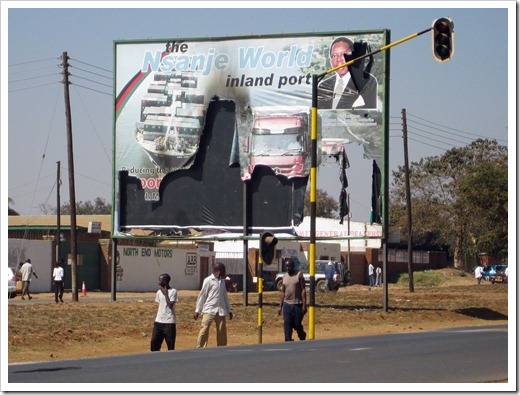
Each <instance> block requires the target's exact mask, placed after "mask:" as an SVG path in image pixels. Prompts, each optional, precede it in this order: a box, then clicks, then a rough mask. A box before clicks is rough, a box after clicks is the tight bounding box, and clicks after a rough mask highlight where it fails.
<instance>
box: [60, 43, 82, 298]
mask: <svg viewBox="0 0 520 395" xmlns="http://www.w3.org/2000/svg"><path fill="white" fill-rule="evenodd" d="M62 67H63V81H62V82H63V85H64V88H65V121H66V123H67V156H68V161H69V195H70V258H71V287H72V300H73V301H74V302H77V301H78V286H77V284H76V277H77V273H76V270H77V258H78V254H77V251H76V250H77V241H76V192H75V190H74V155H73V149H72V116H71V113H70V96H69V84H70V83H69V57H68V56H67V52H63V55H62Z"/></svg>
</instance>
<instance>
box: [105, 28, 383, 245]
mask: <svg viewBox="0 0 520 395" xmlns="http://www.w3.org/2000/svg"><path fill="white" fill-rule="evenodd" d="M388 34H389V33H388V31H387V30H379V31H363V32H343V33H310V34H298V35H283V36H274V35H273V36H246V37H221V38H205V39H177V40H168V39H165V40H143V41H116V42H115V46H114V48H115V70H116V74H115V87H116V88H115V89H116V102H115V116H114V120H115V125H114V185H115V193H114V210H115V211H114V215H115V219H114V221H113V223H114V229H113V233H114V235H115V236H124V235H131V234H132V230H133V229H148V230H151V231H154V232H155V231H158V230H159V231H161V232H165V231H166V232H170V233H172V232H173V234H179V233H181V234H183V235H186V234H188V230H189V229H191V232H192V233H193V232H198V233H199V234H200V232H204V233H225V232H230V231H238V230H240V229H242V228H243V227H244V224H246V226H247V227H248V228H249V227H250V228H251V229H253V230H254V229H265V228H270V229H274V230H277V229H278V230H280V229H289V230H290V229H292V228H293V227H294V226H296V225H298V224H299V223H300V222H301V221H302V220H303V198H304V195H305V189H306V187H307V182H308V177H309V171H310V167H311V152H310V149H311V141H310V139H311V137H310V107H311V96H312V86H311V82H312V76H313V75H315V74H322V73H324V72H325V71H326V70H329V69H330V68H332V67H335V66H337V65H339V64H341V63H345V59H349V57H350V59H354V58H357V57H358V56H359V55H360V54H366V53H369V52H370V49H371V48H374V49H377V48H379V47H381V46H383V45H385V44H386V43H387V36H388ZM386 63H387V62H386V61H385V57H383V56H379V57H377V56H375V57H372V56H369V57H366V58H365V59H363V60H362V61H358V62H355V63H354V64H353V65H351V66H350V67H349V68H343V69H339V70H337V71H336V72H334V73H330V75H329V74H327V75H325V76H324V77H323V78H322V79H321V81H320V83H319V89H318V109H319V111H318V114H319V120H318V121H319V123H318V150H319V154H323V155H329V156H330V155H334V156H337V157H339V156H343V157H345V151H344V147H345V144H347V143H349V142H353V141H357V142H359V143H360V144H363V146H364V150H365V154H366V156H367V158H369V159H372V160H374V161H375V162H377V163H379V164H380V166H379V167H381V165H382V153H383V149H382V141H383V135H384V126H385V123H384V121H383V114H384V113H385V107H386V103H385V97H386V93H387V92H386V90H387V89H388V87H387V86H385V81H386V78H385V76H386V73H387V67H388V65H387V64H386ZM320 157H321V156H320V155H318V159H319V158H320ZM345 162H348V161H345V160H343V163H345ZM318 165H319V160H318ZM370 165H371V163H370ZM343 170H344V169H343ZM345 187H346V185H345ZM369 198H370V197H368V198H367V199H369ZM275 206H276V207H275Z"/></svg>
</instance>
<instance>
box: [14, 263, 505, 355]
mask: <svg viewBox="0 0 520 395" xmlns="http://www.w3.org/2000/svg"><path fill="white" fill-rule="evenodd" d="M439 274H440V276H441V277H443V279H444V281H442V284H440V285H436V286H420V285H416V286H415V292H413V293H411V292H409V290H408V287H407V286H401V285H396V284H390V285H389V288H388V303H387V307H388V311H386V312H385V311H384V310H383V289H382V288H369V287H366V286H361V285H354V286H349V287H345V288H341V289H340V290H339V291H338V292H337V293H319V294H316V304H315V308H314V316H315V339H325V338H337V337H353V336H361V335H371V334H384V333H402V332H411V331H422V330H431V329H440V328H449V327H461V326H469V325H471V326H485V325H496V324H505V323H507V321H508V285H507V284H491V283H488V282H483V283H482V284H481V285H480V286H477V285H476V284H475V281H474V279H473V278H472V277H471V276H470V275H464V274H463V273H459V272H457V271H453V270H449V269H444V270H443V271H439ZM197 294H198V291H184V290H180V291H179V296H180V300H179V303H178V304H177V305H176V312H177V340H176V349H187V348H193V347H194V346H195V343H196V338H197V334H198V331H199V328H200V320H198V321H195V320H194V319H193V311H194V308H195V301H196V297H197ZM154 295H155V294H154V293H118V294H116V301H115V302H110V293H95V292H90V293H88V294H87V296H79V302H71V295H70V294H69V295H66V297H65V298H64V299H65V303H63V304H55V303H54V302H53V295H52V294H36V295H35V296H34V299H33V301H34V302H35V303H31V304H28V303H22V302H24V301H22V300H20V299H19V297H18V298H16V299H14V300H11V301H10V302H9V315H8V325H9V326H8V345H9V357H8V360H9V363H14V362H28V361H44V360H57V359H70V358H84V357H97V356H108V355H117V354H132V353H142V352H148V351H149V349H150V335H151V329H152V325H153V321H154V319H155V315H156V312H157V305H156V303H155V302H154ZM229 295H230V299H231V303H232V307H233V312H234V319H233V320H232V321H228V344H229V345H230V346H233V345H247V344H257V343H258V338H259V336H258V334H259V328H258V324H257V322H258V312H259V308H258V295H257V294H256V293H250V294H249V295H248V306H244V303H243V299H244V298H243V295H242V294H241V293H231V294H229ZM278 300H279V294H278V293H277V292H264V294H263V306H262V316H263V321H264V322H263V326H262V328H261V330H262V343H277V342H282V341H283V328H282V318H281V317H279V316H278V315H277V306H278ZM33 301H31V302H33ZM308 320H309V314H307V315H306V317H305V319H304V327H305V330H306V331H308V328H309V326H308V325H309V323H308ZM209 346H210V347H214V346H215V332H214V328H212V332H211V334H210V342H209Z"/></svg>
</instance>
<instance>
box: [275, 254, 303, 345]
mask: <svg viewBox="0 0 520 395" xmlns="http://www.w3.org/2000/svg"><path fill="white" fill-rule="evenodd" d="M284 263H285V270H286V272H287V273H286V274H284V276H283V279H282V289H281V290H280V308H279V309H278V315H281V314H282V310H283V332H284V337H285V341H286V342H288V341H292V340H293V338H292V332H293V329H294V330H296V333H297V334H298V338H299V339H300V340H305V338H306V335H307V334H306V333H305V331H304V330H303V325H302V321H303V317H304V316H305V313H307V294H306V292H305V279H304V278H303V274H302V273H301V272H297V271H296V270H295V269H294V260H293V259H292V258H287V259H285V260H284Z"/></svg>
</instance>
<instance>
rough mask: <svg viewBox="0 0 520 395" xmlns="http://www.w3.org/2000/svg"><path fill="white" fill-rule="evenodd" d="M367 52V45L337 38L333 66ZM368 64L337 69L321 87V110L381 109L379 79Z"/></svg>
mask: <svg viewBox="0 0 520 395" xmlns="http://www.w3.org/2000/svg"><path fill="white" fill-rule="evenodd" d="M365 53H366V43H353V42H352V40H349V39H348V38H346V37H338V38H336V39H335V40H334V41H333V42H332V44H331V46H330V52H329V56H330V64H331V66H332V68H334V67H338V66H340V65H342V64H344V63H346V62H347V61H346V60H345V55H347V57H348V58H349V59H355V58H356V57H357V56H361V55H364V54H365ZM364 65H365V62H364V60H362V61H361V62H355V63H354V64H352V65H350V66H348V67H347V66H346V67H342V68H340V69H338V70H336V71H335V72H334V73H333V74H332V75H331V76H330V77H328V78H326V79H324V80H323V81H322V82H321V83H320V84H319V86H318V108H319V109H329V110H330V109H333V110H334V109H353V108H363V109H369V108H370V109H375V108H377V80H376V78H375V77H374V76H373V75H372V74H370V72H369V71H368V70H369V68H368V70H367V68H365V66H364Z"/></svg>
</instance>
